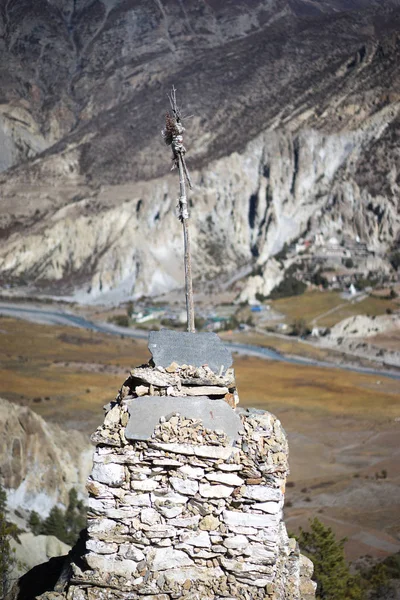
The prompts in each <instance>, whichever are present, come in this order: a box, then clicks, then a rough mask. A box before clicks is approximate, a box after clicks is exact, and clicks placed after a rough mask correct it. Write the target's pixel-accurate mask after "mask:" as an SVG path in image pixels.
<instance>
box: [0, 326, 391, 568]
mask: <svg viewBox="0 0 400 600" xmlns="http://www.w3.org/2000/svg"><path fill="white" fill-rule="evenodd" d="M263 339H264V340H266V339H267V338H263ZM0 340H1V344H0V396H2V397H5V398H7V399H9V400H12V401H15V402H18V403H22V404H26V405H28V406H30V407H31V408H32V409H33V410H35V411H36V412H37V413H39V414H40V415H42V416H43V417H44V418H46V419H48V420H51V421H55V422H58V423H59V424H61V425H64V426H65V427H70V428H79V429H81V430H83V431H85V432H86V433H87V434H89V433H90V432H91V431H93V429H94V428H95V427H96V425H97V424H99V423H100V422H101V420H102V416H103V411H102V406H103V405H104V404H105V403H107V402H108V401H110V400H111V399H113V398H114V397H115V394H116V392H117V390H118V389H119V387H120V386H121V384H122V383H123V381H124V379H125V376H126V375H127V374H128V372H129V370H130V368H132V366H134V365H137V364H141V363H143V362H145V361H147V359H148V358H149V353H148V350H147V347H146V343H145V342H142V341H133V340H131V339H127V338H125V339H122V338H119V337H116V336H111V335H103V334H97V333H92V332H87V331H83V330H79V329H75V328H71V327H58V326H44V325H36V324H32V323H26V322H24V321H19V320H14V319H9V318H1V319H0ZM289 344H291V343H290V342H289ZM282 351H287V352H292V346H291V345H289V347H286V346H285V348H283V347H282ZM293 352H295V350H293ZM235 369H236V376H237V382H238V388H239V394H240V398H241V404H242V405H244V406H255V407H259V408H263V409H266V410H270V411H271V412H273V413H274V414H276V415H277V416H278V417H279V418H280V419H281V421H282V423H283V426H284V428H285V429H286V431H287V433H288V436H289V444H290V465H291V475H290V478H289V485H288V488H287V506H286V509H285V518H286V521H287V524H288V529H289V530H290V531H295V530H296V529H297V528H298V526H299V525H303V526H304V525H307V520H308V518H310V517H313V516H318V517H319V518H321V520H323V521H324V522H326V523H327V524H329V525H331V526H332V527H333V528H334V530H335V531H336V532H337V533H338V535H340V536H347V537H348V538H349V539H348V542H347V544H346V550H347V553H348V556H349V557H350V558H352V559H355V558H357V557H359V556H360V555H363V554H371V555H372V556H374V557H377V558H378V557H383V556H386V555H387V554H390V553H393V552H395V551H396V550H399V549H400V494H399V486H400V461H399V457H400V456H399V455H400V444H399V439H400V404H399V400H400V385H399V381H398V380H394V379H389V378H386V377H377V376H372V375H364V374H359V373H352V372H347V371H342V370H340V369H338V368H317V367H312V366H303V365H301V366H299V365H291V364H288V363H281V362H270V361H267V360H261V359H257V358H253V357H244V356H240V357H235ZM382 472H385V477H383V475H382ZM377 474H378V476H379V477H378V478H377V477H376V475H377Z"/></svg>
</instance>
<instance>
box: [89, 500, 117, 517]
mask: <svg viewBox="0 0 400 600" xmlns="http://www.w3.org/2000/svg"><path fill="white" fill-rule="evenodd" d="M114 507H115V500H114V498H102V499H100V498H89V499H88V508H89V510H91V511H93V512H95V513H98V514H100V515H104V514H106V512H107V511H108V510H109V509H110V508H114Z"/></svg>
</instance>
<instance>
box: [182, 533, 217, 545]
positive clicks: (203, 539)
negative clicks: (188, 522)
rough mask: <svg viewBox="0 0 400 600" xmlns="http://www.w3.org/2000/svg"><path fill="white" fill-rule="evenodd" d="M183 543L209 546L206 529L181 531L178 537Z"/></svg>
mask: <svg viewBox="0 0 400 600" xmlns="http://www.w3.org/2000/svg"><path fill="white" fill-rule="evenodd" d="M180 539H181V542H182V543H183V544H188V545H189V546H195V547H196V548H210V547H211V541H210V536H209V535H208V533H207V531H193V532H189V533H183V534H182V535H181V537H180Z"/></svg>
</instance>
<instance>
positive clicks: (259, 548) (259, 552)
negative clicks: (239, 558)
mask: <svg viewBox="0 0 400 600" xmlns="http://www.w3.org/2000/svg"><path fill="white" fill-rule="evenodd" d="M243 554H244V555H245V556H247V557H249V561H250V562H253V563H261V564H274V563H275V561H276V556H275V552H273V551H271V550H269V549H268V548H266V547H265V546H264V545H263V544H249V545H248V547H247V548H246V549H245V550H244V551H243Z"/></svg>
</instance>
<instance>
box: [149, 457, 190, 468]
mask: <svg viewBox="0 0 400 600" xmlns="http://www.w3.org/2000/svg"><path fill="white" fill-rule="evenodd" d="M153 465H154V466H159V467H182V466H183V464H182V463H181V462H179V460H173V459H172V458H155V459H154V460H153Z"/></svg>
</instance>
